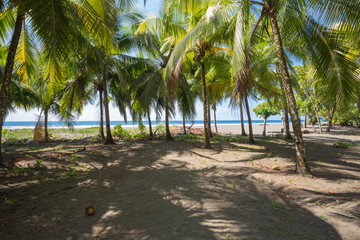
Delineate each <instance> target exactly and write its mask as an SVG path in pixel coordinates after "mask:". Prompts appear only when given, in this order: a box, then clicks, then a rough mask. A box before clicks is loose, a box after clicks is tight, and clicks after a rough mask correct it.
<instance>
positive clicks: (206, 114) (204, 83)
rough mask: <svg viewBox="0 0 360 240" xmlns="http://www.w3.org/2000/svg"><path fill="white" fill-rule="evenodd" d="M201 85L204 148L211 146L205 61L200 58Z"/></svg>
mask: <svg viewBox="0 0 360 240" xmlns="http://www.w3.org/2000/svg"><path fill="white" fill-rule="evenodd" d="M200 66H201V85H202V97H203V110H204V133H205V148H211V145H210V132H209V128H208V126H209V125H208V112H207V110H208V106H207V95H206V81H205V63H204V62H203V61H202V60H201V61H200Z"/></svg>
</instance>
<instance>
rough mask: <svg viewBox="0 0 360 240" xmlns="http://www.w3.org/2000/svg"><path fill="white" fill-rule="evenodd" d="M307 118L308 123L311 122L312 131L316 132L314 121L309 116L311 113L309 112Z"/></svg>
mask: <svg viewBox="0 0 360 240" xmlns="http://www.w3.org/2000/svg"><path fill="white" fill-rule="evenodd" d="M309 120H310V124H311V128H312V130H313V132H314V133H316V132H317V131H316V128H315V126H314V121H313V118H312V117H311V115H310V114H309Z"/></svg>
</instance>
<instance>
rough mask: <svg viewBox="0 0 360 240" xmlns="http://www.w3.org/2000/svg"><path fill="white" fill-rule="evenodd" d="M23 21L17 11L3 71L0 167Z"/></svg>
mask: <svg viewBox="0 0 360 240" xmlns="http://www.w3.org/2000/svg"><path fill="white" fill-rule="evenodd" d="M23 20H24V13H23V12H21V11H19V12H18V13H17V16H16V22H15V28H14V32H13V36H12V38H11V43H10V46H9V52H8V54H7V58H6V65H5V71H4V77H3V81H2V84H1V87H0V88H1V89H0V167H3V166H4V162H3V159H2V152H1V141H2V129H3V125H4V121H5V114H6V110H7V104H8V100H9V94H10V84H11V76H12V72H13V69H14V63H15V55H16V50H17V48H18V45H19V40H20V36H21V29H22V24H23Z"/></svg>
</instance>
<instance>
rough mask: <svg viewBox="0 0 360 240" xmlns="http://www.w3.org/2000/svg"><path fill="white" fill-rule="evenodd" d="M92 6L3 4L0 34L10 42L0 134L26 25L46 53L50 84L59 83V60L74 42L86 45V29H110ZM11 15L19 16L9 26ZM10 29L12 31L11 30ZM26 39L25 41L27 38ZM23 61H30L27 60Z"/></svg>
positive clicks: (64, 1) (56, 1) (67, 0)
mask: <svg viewBox="0 0 360 240" xmlns="http://www.w3.org/2000/svg"><path fill="white" fill-rule="evenodd" d="M93 3H94V2H93V1H89V2H88V1H82V2H79V1H73V0H53V1H47V0H38V1H27V0H19V1H1V6H0V7H1V8H0V10H1V14H2V16H3V17H2V18H1V19H0V21H1V24H0V26H1V27H2V29H0V32H1V35H2V37H4V36H11V40H10V45H9V50H8V54H7V60H6V65H5V70H4V78H3V81H2V84H1V90H0V132H1V130H2V126H3V123H4V117H5V113H6V110H7V109H6V107H7V106H8V100H9V94H10V85H11V78H12V74H13V70H14V64H15V58H16V52H17V51H18V47H19V41H20V39H21V36H22V34H23V36H25V35H26V33H24V32H25V31H27V29H28V28H27V26H29V28H30V29H31V31H33V32H35V33H36V36H37V39H36V40H37V43H38V45H39V46H42V49H41V50H42V51H43V52H44V53H45V56H46V67H47V71H46V77H49V79H50V81H51V82H57V81H60V79H61V65H60V64H59V61H60V60H61V59H62V58H63V57H64V56H65V54H66V53H67V52H70V51H71V47H72V46H71V44H72V42H73V41H76V42H79V43H80V42H86V41H85V38H84V36H83V35H82V34H81V33H83V32H84V31H83V30H85V31H88V32H89V33H92V34H94V36H95V35H96V34H97V33H96V32H95V31H94V29H91V26H94V25H97V26H98V27H99V29H100V28H102V29H105V30H106V29H107V28H106V27H105V24H103V22H101V21H100V19H101V18H99V17H97V16H94V13H95V12H96V11H94V7H96V6H95V5H93ZM49 9H53V11H49ZM12 13H15V14H16V18H15V19H16V20H15V24H14V25H13V26H12V25H9V24H11V23H12V21H7V20H8V19H9V18H11V17H12V16H11V14H12ZM4 16H5V17H4ZM6 23H8V24H6ZM8 29H11V30H10V31H8ZM105 30H104V31H105ZM23 40H25V38H24V37H23ZM26 46H27V45H25V44H22V45H21V47H22V49H21V50H22V52H24V53H25V52H27V49H26ZM23 59H24V60H25V61H27V59H26V58H23ZM24 66H26V64H25V65H24ZM0 138H1V135H0ZM0 142H1V139H0ZM0 158H1V156H0ZM0 162H2V160H0Z"/></svg>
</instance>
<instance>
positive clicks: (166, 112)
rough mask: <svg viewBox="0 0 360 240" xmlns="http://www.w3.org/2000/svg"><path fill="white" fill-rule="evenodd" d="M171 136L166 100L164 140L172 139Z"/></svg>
mask: <svg viewBox="0 0 360 240" xmlns="http://www.w3.org/2000/svg"><path fill="white" fill-rule="evenodd" d="M172 140H173V138H172V137H171V133H170V126H169V104H168V101H166V103H165V141H172Z"/></svg>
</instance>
